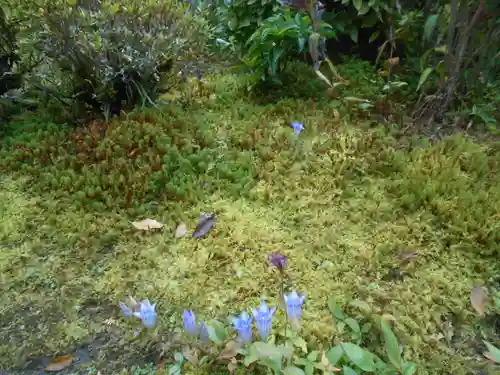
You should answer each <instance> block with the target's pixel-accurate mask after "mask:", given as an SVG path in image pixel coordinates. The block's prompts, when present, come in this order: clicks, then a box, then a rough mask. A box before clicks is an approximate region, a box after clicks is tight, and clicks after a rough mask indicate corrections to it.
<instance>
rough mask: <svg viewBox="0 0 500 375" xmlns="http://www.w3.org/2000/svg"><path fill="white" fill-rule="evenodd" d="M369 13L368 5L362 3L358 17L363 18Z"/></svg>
mask: <svg viewBox="0 0 500 375" xmlns="http://www.w3.org/2000/svg"><path fill="white" fill-rule="evenodd" d="M369 11H370V7H369V6H368V4H365V3H363V4H362V5H361V8H360V9H359V10H358V16H364V15H365V14H366V13H368V12H369Z"/></svg>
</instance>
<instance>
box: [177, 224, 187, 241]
mask: <svg viewBox="0 0 500 375" xmlns="http://www.w3.org/2000/svg"><path fill="white" fill-rule="evenodd" d="M187 230H188V227H187V225H186V224H184V223H180V224H179V225H178V226H177V229H176V230H175V238H180V237H184V235H185V234H186V232H187Z"/></svg>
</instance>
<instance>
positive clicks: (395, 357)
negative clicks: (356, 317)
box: [380, 319, 402, 370]
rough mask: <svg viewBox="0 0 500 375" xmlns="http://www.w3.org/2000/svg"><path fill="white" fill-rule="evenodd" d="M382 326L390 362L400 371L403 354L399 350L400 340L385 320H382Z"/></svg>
mask: <svg viewBox="0 0 500 375" xmlns="http://www.w3.org/2000/svg"><path fill="white" fill-rule="evenodd" d="M380 325H381V327H382V333H383V335H384V344H385V352H386V354H387V357H388V358H389V361H391V363H392V364H393V365H394V367H396V368H397V369H398V370H401V367H402V366H401V352H400V350H399V343H398V339H397V338H396V336H395V335H394V333H393V332H392V330H391V327H389V324H387V322H386V321H385V320H384V319H380Z"/></svg>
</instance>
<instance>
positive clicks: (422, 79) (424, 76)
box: [417, 68, 434, 91]
mask: <svg viewBox="0 0 500 375" xmlns="http://www.w3.org/2000/svg"><path fill="white" fill-rule="evenodd" d="M433 71H434V69H433V68H426V69H425V70H424V71H423V72H422V74H421V75H420V79H419V80H418V86H417V91H418V90H420V87H422V85H423V84H424V83H425V81H427V78H429V75H430V74H431V73H432V72H433Z"/></svg>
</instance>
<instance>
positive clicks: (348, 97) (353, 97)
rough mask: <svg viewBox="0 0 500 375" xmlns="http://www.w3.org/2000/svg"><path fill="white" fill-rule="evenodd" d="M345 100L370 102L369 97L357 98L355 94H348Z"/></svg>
mask: <svg viewBox="0 0 500 375" xmlns="http://www.w3.org/2000/svg"><path fill="white" fill-rule="evenodd" d="M344 100H346V101H348V102H356V103H370V101H369V100H367V99H362V98H357V97H355V96H346V97H345V98H344Z"/></svg>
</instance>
